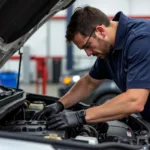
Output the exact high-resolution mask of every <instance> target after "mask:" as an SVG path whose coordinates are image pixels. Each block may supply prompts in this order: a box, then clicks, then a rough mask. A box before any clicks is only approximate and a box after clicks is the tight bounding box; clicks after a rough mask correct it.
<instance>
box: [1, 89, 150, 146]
mask: <svg viewBox="0 0 150 150" xmlns="http://www.w3.org/2000/svg"><path fill="white" fill-rule="evenodd" d="M2 90H3V91H2ZM0 96H1V99H0V107H1V109H0V131H5V132H13V133H20V134H26V135H31V136H38V137H41V138H46V139H55V140H72V141H79V142H83V143H88V144H94V145H96V144H98V143H105V142H117V143H124V144H130V145H143V144H146V143H147V144H149V129H150V123H148V122H146V121H144V120H142V118H141V117H140V116H138V115H136V114H133V115H130V116H129V117H127V118H124V119H122V120H115V121H108V122H102V123H95V124H86V125H83V126H82V127H77V128H71V129H66V130H48V129H47V128H46V121H47V118H48V116H46V115H45V116H41V117H40V118H39V117H38V114H39V112H40V111H42V109H43V108H44V107H45V106H46V105H49V104H51V103H53V102H55V101H56V100H58V98H54V97H49V96H42V95H36V94H30V93H26V94H25V93H24V92H23V91H21V90H20V91H15V90H12V89H7V90H6V89H5V88H4V87H3V89H2V87H1V92H0ZM88 107H89V106H86V105H84V104H83V103H79V104H77V105H75V106H73V107H72V108H70V109H69V111H76V110H80V109H85V108H88ZM65 111H68V110H65Z"/></svg>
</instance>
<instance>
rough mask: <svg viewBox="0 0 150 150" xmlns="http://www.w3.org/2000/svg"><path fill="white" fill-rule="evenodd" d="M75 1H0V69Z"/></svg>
mask: <svg viewBox="0 0 150 150" xmlns="http://www.w3.org/2000/svg"><path fill="white" fill-rule="evenodd" d="M74 1H75V0H13V1H12V0H0V20H1V23H0V68H1V67H2V66H3V65H4V64H5V62H6V61H7V60H8V59H9V58H10V57H11V56H12V55H13V54H14V53H15V52H16V51H18V50H19V49H20V48H21V47H22V46H23V45H24V43H25V42H26V41H27V40H28V39H29V38H30V37H31V36H32V35H33V34H34V33H35V32H36V31H37V30H38V29H39V28H40V27H41V26H42V25H43V24H44V23H45V22H46V21H47V20H48V19H49V18H50V17H52V16H53V15H55V14H56V13H57V12H59V11H60V10H63V9H66V8H67V7H68V6H70V5H71V4H72V3H73V2H74Z"/></svg>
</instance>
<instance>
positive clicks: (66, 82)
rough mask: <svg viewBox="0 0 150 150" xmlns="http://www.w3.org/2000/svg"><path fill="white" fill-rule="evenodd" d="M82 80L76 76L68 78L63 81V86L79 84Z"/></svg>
mask: <svg viewBox="0 0 150 150" xmlns="http://www.w3.org/2000/svg"><path fill="white" fill-rule="evenodd" d="M79 80H80V76H79V75H75V76H67V77H65V78H64V79H63V84H70V83H71V82H77V81H79Z"/></svg>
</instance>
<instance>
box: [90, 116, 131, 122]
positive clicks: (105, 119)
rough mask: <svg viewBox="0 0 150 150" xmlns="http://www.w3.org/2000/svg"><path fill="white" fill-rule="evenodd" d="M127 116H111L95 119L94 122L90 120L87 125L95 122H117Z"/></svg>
mask: <svg viewBox="0 0 150 150" xmlns="http://www.w3.org/2000/svg"><path fill="white" fill-rule="evenodd" d="M127 116H128V114H126V115H125V114H121V115H115V116H111V117H102V118H100V119H96V120H91V121H88V122H89V123H90V122H92V123H95V122H105V121H111V120H117V119H122V118H124V117H127Z"/></svg>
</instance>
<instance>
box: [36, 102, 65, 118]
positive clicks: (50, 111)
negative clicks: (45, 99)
mask: <svg viewBox="0 0 150 150" xmlns="http://www.w3.org/2000/svg"><path fill="white" fill-rule="evenodd" d="M63 110H64V105H63V104H62V103H61V102H60V101H57V102H55V103H54V104H51V105H47V106H45V108H44V109H43V110H42V111H41V112H40V114H39V115H38V119H40V117H41V116H44V115H46V116H52V115H54V114H57V113H59V112H61V111H63Z"/></svg>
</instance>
